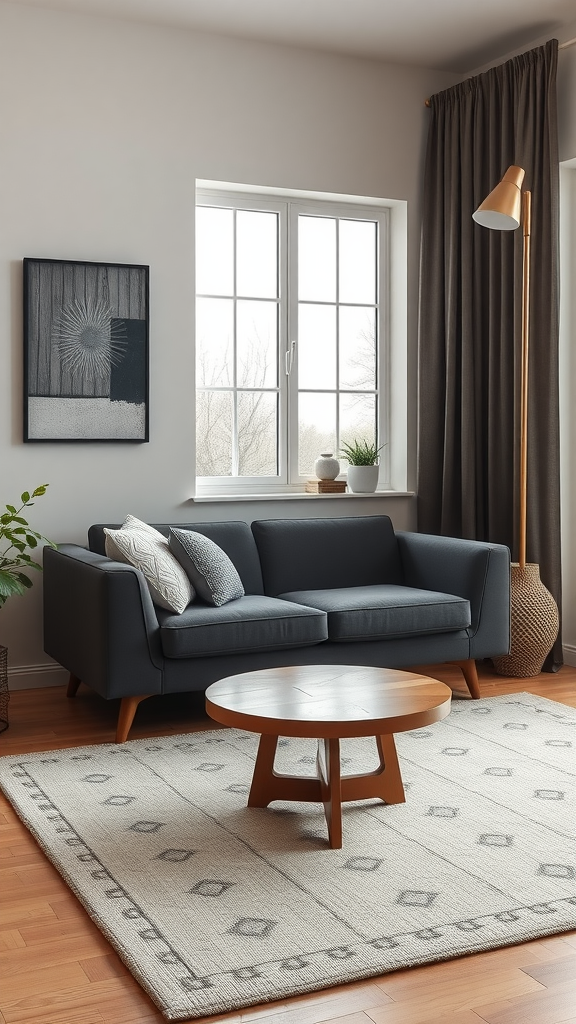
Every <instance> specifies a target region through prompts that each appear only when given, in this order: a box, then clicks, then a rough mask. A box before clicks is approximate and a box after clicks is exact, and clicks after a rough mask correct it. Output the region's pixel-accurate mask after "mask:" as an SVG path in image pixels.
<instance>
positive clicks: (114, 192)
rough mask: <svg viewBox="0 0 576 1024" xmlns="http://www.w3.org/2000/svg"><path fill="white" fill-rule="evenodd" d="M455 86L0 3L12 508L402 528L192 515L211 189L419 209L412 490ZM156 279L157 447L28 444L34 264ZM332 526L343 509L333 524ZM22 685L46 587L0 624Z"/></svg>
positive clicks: (47, 518) (1, 329)
mask: <svg viewBox="0 0 576 1024" xmlns="http://www.w3.org/2000/svg"><path fill="white" fill-rule="evenodd" d="M455 81H457V76H454V75H448V74H440V73H437V72H432V71H423V70H419V69H411V68H403V67H399V66H390V65H388V66H387V65H384V64H381V63H378V62H374V61H361V60H357V59H354V58H344V57H337V56H331V55H328V54H318V53H314V52H312V51H305V50H298V49H291V48H287V47H282V46H272V45H266V44H256V43H254V44H252V43H249V42H243V41H238V40H231V39H226V38H218V37H216V36H208V35H201V34H195V33H191V32H186V31H181V30H172V29H161V28H155V27H153V26H147V25H137V24H134V23H129V22H122V21H117V20H107V19H105V18H92V17H89V16H82V15H73V14H69V13H64V12H59V11H48V10H40V9H37V8H32V7H19V6H16V5H11V4H7V3H0V130H1V132H2V148H1V155H0V367H1V369H0V480H1V481H2V487H1V493H0V506H1V505H3V504H4V502H5V501H9V502H13V501H14V500H15V499H16V498H17V496H18V495H19V494H20V492H21V491H22V490H23V489H24V488H29V489H32V488H33V487H34V486H35V485H37V484H39V483H45V482H49V483H50V488H49V491H48V493H47V495H46V497H44V498H43V499H41V501H40V502H39V503H38V504H37V505H36V506H35V508H34V509H32V510H31V513H33V518H32V524H33V526H34V527H35V528H36V529H37V530H39V531H40V532H42V533H45V534H47V535H48V536H50V537H52V538H53V539H54V540H56V541H63V540H70V541H79V542H81V543H83V542H85V537H86V530H87V527H88V526H89V525H90V523H93V522H99V521H100V522H101V521H118V520H121V519H122V518H123V517H124V515H125V514H126V513H127V512H133V513H134V514H136V515H138V516H140V517H141V518H143V519H148V520H149V521H157V522H158V521H179V522H186V521H193V520H196V521H199V520H202V519H204V518H210V517H212V518H232V517H233V518H240V517H241V518H246V519H248V520H250V519H252V518H256V517H259V516H261V515H296V514H298V515H305V514H314V515H317V514H334V513H336V512H337V513H338V514H358V512H359V511H360V512H364V511H365V510H366V511H370V512H377V511H382V510H385V511H389V512H390V514H391V515H392V518H393V520H394V522H395V524H396V525H397V526H398V527H406V526H413V525H414V510H413V502H411V501H410V499H408V498H406V499H401V498H394V499H390V500H389V501H387V500H385V499H384V500H382V501H380V500H377V501H370V503H369V504H366V503H364V504H362V499H357V500H356V499H352V500H341V501H339V500H337V499H334V500H332V499H331V503H330V504H329V505H328V503H321V502H318V503H315V504H313V503H311V502H310V501H309V502H308V503H305V502H290V503H286V505H284V506H280V505H274V504H271V503H266V505H264V504H263V505H259V504H256V503H251V504H250V505H245V506H242V505H240V506H239V505H221V506H215V505H201V504H199V505H191V504H190V502H189V501H188V498H189V495H190V494H191V487H192V474H193V465H192V457H191V456H192V453H191V438H192V427H193V419H194V403H193V391H192V381H193V357H192V349H191V345H190V339H191V336H192V330H193V307H192V292H193V246H194V237H193V224H194V182H195V179H196V178H210V179H217V180H225V181H236V182H247V183H250V184H255V185H271V186H280V187H285V188H298V189H310V190H319V191H327V192H337V193H346V194H352V195H368V196H374V197H385V198H392V199H398V200H404V201H406V202H407V204H408V206H407V209H408V255H407V262H408V372H409V395H408V432H409V467H408V469H409V474H408V483H409V486H411V487H413V486H414V483H415V422H416V419H415V409H416V311H417V269H418V242H419V221H420V216H419V194H420V183H421V173H422V159H423V146H424V136H425V129H426V110H425V107H424V99H425V97H426V96H428V95H430V93H432V92H436V91H438V90H439V89H442V88H446V87H448V86H450V85H452V84H453V83H454V82H455ZM24 256H32V257H49V258H62V259H78V260H83V259H85V260H101V261H105V262H106V261H110V262H134V263H146V264H149V265H150V282H151V334H150V337H151V394H150V401H151V419H150V437H151V440H150V443H149V444H146V445H123V444H111V445H83V444H81V445H78V444H76V445H73V444H59V445H56V444H36V445H34V444H25V445H24V444H22V424H21V419H22V401H21V394H22V316H21V306H22V300H21V260H22V258H23V257H24ZM328 509H329V510H330V511H329V512H328ZM0 642H2V643H4V644H6V645H7V646H8V648H9V659H10V665H11V671H12V679H13V682H14V683H15V684H17V683H18V681H20V682H30V681H36V682H37V683H41V682H42V681H43V680H44V679H45V680H47V681H51V679H53V680H56V676H55V675H53V676H52V677H50V675H49V674H48V675H47V676H45V677H44V676H43V675H42V666H43V665H45V664H46V663H47V659H46V656H45V655H44V654H43V651H42V636H41V586H40V585H39V583H38V582H36V584H35V586H34V588H33V590H32V591H30V592H29V593H28V594H27V595H26V596H25V597H23V598H18V597H16V598H13V599H12V600H11V601H10V602H8V604H7V605H6V606H5V607H4V609H3V610H2V612H1V613H0Z"/></svg>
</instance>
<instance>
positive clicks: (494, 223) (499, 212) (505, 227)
mask: <svg viewBox="0 0 576 1024" xmlns="http://www.w3.org/2000/svg"><path fill="white" fill-rule="evenodd" d="M524 174H525V172H524V169H523V168H522V167H516V166H515V165H514V164H513V165H512V167H509V168H508V170H507V171H506V174H505V175H504V177H503V178H502V181H500V182H499V183H498V185H496V188H494V189H492V191H491V193H490V195H489V196H487V197H486V199H485V200H484V202H483V203H481V204H480V206H479V207H478V209H477V210H476V212H475V213H473V214H472V217H473V218H474V220H475V221H476V223H477V224H481V225H482V227H484V228H492V229H494V230H496V231H515V230H516V228H518V227H520V223H521V220H522V182H523V181H524Z"/></svg>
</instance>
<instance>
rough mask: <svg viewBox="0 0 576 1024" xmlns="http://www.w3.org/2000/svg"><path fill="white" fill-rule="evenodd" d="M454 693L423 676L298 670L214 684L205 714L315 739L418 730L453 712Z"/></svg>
mask: <svg viewBox="0 0 576 1024" xmlns="http://www.w3.org/2000/svg"><path fill="white" fill-rule="evenodd" d="M451 697H452V691H451V689H450V687H449V686H446V684H445V683H441V682H439V680H437V679H431V678H430V677H429V676H422V675H418V673H416V672H403V671H401V670H400V669H395V668H369V667H363V666H360V665H295V666H290V667H285V668H270V669H261V670H260V671H258V672H243V673H242V674H240V675H236V676H228V677H227V678H226V679H220V680H218V682H216V683H212V684H211V686H209V687H208V689H207V690H206V711H207V712H208V714H209V715H210V717H211V718H213V719H215V721H217V722H221V723H222V724H223V725H229V726H235V727H236V728H240V729H247V730H248V732H258V733H265V734H269V735H273V736H295V737H312V738H315V739H320V738H323V737H325V738H330V737H334V738H336V737H338V738H340V739H344V738H345V737H351V736H377V735H382V736H384V735H387V734H389V733H395V732H405V731H406V730H407V729H419V728H421V727H422V726H425V725H431V724H432V723H433V722H439V721H440V720H441V719H442V718H445V717H446V715H447V714H448V713H449V711H450V700H451Z"/></svg>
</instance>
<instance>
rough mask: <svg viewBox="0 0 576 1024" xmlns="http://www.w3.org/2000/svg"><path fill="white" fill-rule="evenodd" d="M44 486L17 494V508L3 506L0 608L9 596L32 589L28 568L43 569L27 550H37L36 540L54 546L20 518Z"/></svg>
mask: <svg viewBox="0 0 576 1024" xmlns="http://www.w3.org/2000/svg"><path fill="white" fill-rule="evenodd" d="M47 487H48V484H41V485H40V487H37V488H36V490H34V491H32V494H30V493H29V492H28V491H24V492H23V493H22V494H21V495H20V501H21V503H22V504H21V505H20V508H16V506H15V505H6V506H5V509H6V511H5V512H3V513H2V515H0V608H1V607H2V605H3V604H5V603H6V601H7V600H8V598H9V597H11V596H12V594H23V593H24V592H25V591H26V590H28V588H29V587H31V586H32V580H31V579H30V578H29V577H28V576H27V573H28V570H29V569H36V570H38V571H41V569H42V566H41V565H39V563H38V562H36V561H35V560H34V559H33V558H32V556H31V555H29V554H28V551H27V549H28V548H30V549H34V548H36V547H38V541H44V542H45V543H46V544H49V545H50V546H51V547H56V545H55V544H53V543H52V541H51V540H48V538H47V537H43V536H42V534H41V533H36V531H35V530H32V529H31V528H30V526H29V524H28V522H27V520H26V519H25V518H24V516H23V515H22V512H23V510H24V509H25V508H30V506H31V505H33V504H34V502H33V501H32V500H31V499H32V498H39V497H40V496H41V495H42V494H45V493H46V488H47Z"/></svg>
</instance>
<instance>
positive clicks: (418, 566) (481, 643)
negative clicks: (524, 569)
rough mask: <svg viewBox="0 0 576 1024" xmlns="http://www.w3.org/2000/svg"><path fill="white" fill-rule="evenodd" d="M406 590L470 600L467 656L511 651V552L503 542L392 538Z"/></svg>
mask: <svg viewBox="0 0 576 1024" xmlns="http://www.w3.org/2000/svg"><path fill="white" fill-rule="evenodd" d="M396 536H397V537H398V543H399V545H400V554H401V558H402V564H403V567H404V582H405V584H406V586H408V587H421V588H423V589H424V590H439V591H442V592H443V593H446V594H456V595H457V596H458V597H464V598H467V599H468V601H469V602H470V611H471V625H470V629H469V631H468V632H469V635H470V657H471V658H491V657H496V656H497V655H500V654H507V653H508V652H509V650H510V552H509V550H508V548H507V547H505V546H504V545H503V544H490V543H485V542H484V541H475V540H460V539H458V538H456V537H437V536H433V535H429V534H424V533H403V532H399V533H397V535H396Z"/></svg>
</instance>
